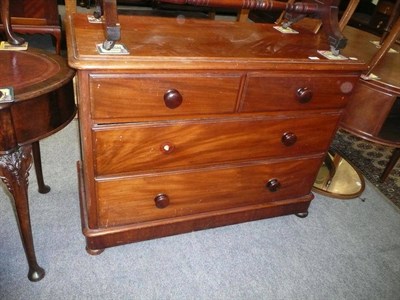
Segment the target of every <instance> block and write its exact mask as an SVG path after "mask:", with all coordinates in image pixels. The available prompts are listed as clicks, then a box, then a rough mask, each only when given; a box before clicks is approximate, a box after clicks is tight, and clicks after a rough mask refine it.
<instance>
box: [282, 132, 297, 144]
mask: <svg viewBox="0 0 400 300" xmlns="http://www.w3.org/2000/svg"><path fill="white" fill-rule="evenodd" d="M281 141H282V144H284V145H285V146H288V147H289V146H292V145H294V144H295V143H296V142H297V136H296V134H294V133H293V132H290V131H289V132H285V133H284V134H283V135H282V139H281Z"/></svg>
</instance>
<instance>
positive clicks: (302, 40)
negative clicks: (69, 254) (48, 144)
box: [67, 14, 364, 254]
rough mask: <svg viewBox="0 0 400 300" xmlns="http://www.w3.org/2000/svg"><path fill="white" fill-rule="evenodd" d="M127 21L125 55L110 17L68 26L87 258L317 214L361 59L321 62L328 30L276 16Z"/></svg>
mask: <svg viewBox="0 0 400 300" xmlns="http://www.w3.org/2000/svg"><path fill="white" fill-rule="evenodd" d="M120 22H121V31H122V39H121V43H123V44H124V45H125V46H126V48H127V49H128V50H129V54H127V55H104V54H99V53H98V52H97V50H96V44H98V43H101V42H102V41H103V39H104V36H103V32H102V25H101V24H89V23H88V21H87V17H86V16H85V15H79V14H74V15H72V16H70V18H69V20H68V22H67V23H68V27H67V38H68V47H69V48H68V50H69V51H68V52H69V63H70V65H71V66H72V67H74V68H75V69H77V74H78V78H77V79H78V80H77V96H78V105H79V121H80V134H81V149H82V159H81V161H80V162H79V163H78V173H79V179H80V181H79V182H80V195H81V210H82V211H81V212H82V226H83V233H84V235H85V236H86V240H87V249H88V251H89V253H92V254H95V253H98V252H101V251H102V250H103V249H104V248H107V247H111V246H115V245H120V244H125V243H129V242H135V241H141V240H146V239H151V238H158V237H163V236H168V235H173V234H178V233H184V232H189V231H193V230H200V229H206V228H211V227H216V226H222V225H228V224H234V223H239V222H245V221H250V220H257V219H262V218H268V217H275V216H281V215H286V214H306V213H307V211H308V208H309V205H310V202H311V200H312V198H313V195H312V193H311V188H312V186H313V182H314V180H315V177H316V175H317V173H318V170H319V167H320V165H321V163H322V160H323V159H324V156H325V154H326V152H327V150H328V148H329V145H330V143H331V140H332V138H333V136H334V134H335V131H336V129H337V124H338V121H339V118H340V116H341V113H342V109H343V108H344V106H345V105H346V102H347V100H348V97H349V95H350V94H351V92H352V90H353V88H354V85H355V84H356V82H357V80H358V77H359V74H360V71H361V70H362V69H363V68H364V64H362V63H361V62H358V61H353V60H344V61H343V60H342V61H336V60H328V59H326V58H323V57H322V56H320V55H319V54H318V52H317V50H319V49H326V48H327V47H328V45H327V43H326V41H325V40H324V39H323V38H321V36H317V35H314V34H312V33H308V32H306V31H300V33H299V34H297V35H285V34H282V33H280V32H278V31H276V30H275V29H273V28H272V25H268V24H250V23H249V24H244V23H230V22H221V21H209V20H190V19H186V20H185V19H167V18H152V17H128V16H126V17H124V16H120ZM317 58H318V59H317Z"/></svg>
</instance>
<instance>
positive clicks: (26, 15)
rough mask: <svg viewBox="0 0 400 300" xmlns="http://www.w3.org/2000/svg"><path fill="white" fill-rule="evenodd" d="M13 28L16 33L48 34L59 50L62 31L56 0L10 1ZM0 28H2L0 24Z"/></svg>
mask: <svg viewBox="0 0 400 300" xmlns="http://www.w3.org/2000/svg"><path fill="white" fill-rule="evenodd" d="M10 15H11V23H12V24H13V30H14V32H17V33H23V34H25V33H27V34H34V33H39V34H50V35H51V36H52V37H53V38H54V40H55V45H56V53H57V54H59V53H60V51H61V43H62V32H61V22H60V17H59V14H58V6H57V0H34V1H32V0H13V1H10ZM0 29H4V27H3V25H2V24H0Z"/></svg>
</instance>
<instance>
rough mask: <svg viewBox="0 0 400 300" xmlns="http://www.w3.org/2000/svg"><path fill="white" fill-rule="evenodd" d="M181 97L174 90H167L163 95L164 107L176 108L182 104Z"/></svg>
mask: <svg viewBox="0 0 400 300" xmlns="http://www.w3.org/2000/svg"><path fill="white" fill-rule="evenodd" d="M182 101H183V98H182V95H181V94H180V93H179V92H178V91H177V90H175V89H171V90H168V91H167V92H166V93H165V94H164V103H165V106H166V107H168V108H171V109H174V108H177V107H179V106H180V105H181V104H182Z"/></svg>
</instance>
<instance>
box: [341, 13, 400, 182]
mask: <svg viewBox="0 0 400 300" xmlns="http://www.w3.org/2000/svg"><path fill="white" fill-rule="evenodd" d="M399 29H400V19H398V21H397V23H396V24H394V26H393V29H392V30H394V31H393V32H391V33H390V34H389V35H388V36H387V39H390V40H391V43H390V44H391V45H384V47H383V46H382V47H381V48H379V47H376V46H375V45H374V44H372V43H371V41H378V42H379V41H380V37H378V36H375V35H372V34H370V33H367V32H365V31H361V30H359V29H356V28H352V27H346V29H345V31H344V34H345V35H346V36H348V37H349V41H350V42H349V44H348V47H347V48H346V50H345V53H346V54H347V55H349V56H355V57H358V58H359V59H362V60H365V61H370V69H369V71H368V72H367V74H374V75H376V76H378V78H377V79H365V78H364V79H360V84H359V85H358V86H357V88H356V90H355V91H354V93H353V95H352V100H351V101H350V102H349V104H348V105H347V107H346V110H345V112H344V114H343V117H342V119H341V122H340V126H341V127H342V128H343V129H345V130H347V131H348V132H350V133H352V134H354V135H356V136H358V137H361V138H364V139H366V140H369V141H371V142H374V143H378V144H381V145H386V146H390V147H394V148H397V149H398V148H400V132H399V130H398V128H399V126H400V122H399V121H397V122H396V124H395V125H394V126H396V127H397V130H393V129H392V128H393V125H391V124H390V126H387V124H389V123H392V122H388V117H389V116H390V112H391V110H392V108H393V107H394V105H395V103H396V101H399V100H398V99H399V97H400V53H399V52H400V45H398V44H397V43H394V41H395V39H396V37H397V36H398V34H399ZM389 46H390V48H392V49H394V50H396V51H397V53H391V52H389V53H387V51H385V50H387V49H388V48H389ZM397 119H398V118H397ZM388 130H390V131H392V132H393V133H394V134H390V135H388V134H387V131H388ZM397 160H398V151H397V150H395V151H394V154H393V155H392V158H391V160H390V161H389V164H388V167H387V168H386V169H385V171H384V173H383V174H382V176H381V181H384V180H385V179H386V177H387V176H388V174H389V172H390V170H391V169H392V168H393V167H394V165H395V164H396V162H397Z"/></svg>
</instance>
